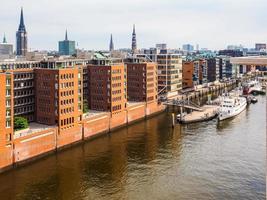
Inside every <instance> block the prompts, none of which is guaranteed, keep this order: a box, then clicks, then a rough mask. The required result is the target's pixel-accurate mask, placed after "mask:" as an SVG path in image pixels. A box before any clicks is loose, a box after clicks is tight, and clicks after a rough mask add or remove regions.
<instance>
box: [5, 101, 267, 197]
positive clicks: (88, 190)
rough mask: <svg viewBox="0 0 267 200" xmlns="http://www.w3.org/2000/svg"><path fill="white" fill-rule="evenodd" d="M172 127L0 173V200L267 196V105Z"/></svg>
mask: <svg viewBox="0 0 267 200" xmlns="http://www.w3.org/2000/svg"><path fill="white" fill-rule="evenodd" d="M258 98H259V102H258V103H257V104H255V105H250V107H249V108H248V109H247V110H246V111H245V112H243V113H242V114H240V115H239V116H238V117H236V118H234V119H231V120H228V121H225V122H223V123H220V124H217V122H216V120H213V121H210V122H205V123H199V124H193V125H188V126H183V127H181V126H180V125H177V126H176V127H175V129H172V128H171V114H170V113H163V114H161V115H158V116H156V117H154V118H152V119H149V120H147V121H143V122H140V123H137V124H134V125H132V126H130V127H127V128H123V129H120V130H119V131H116V132H113V133H111V134H109V135H107V136H104V137H101V138H98V139H95V140H93V141H90V142H86V143H85V144H81V145H79V146H76V147H74V148H71V149H68V150H66V151H63V152H60V153H58V154H56V155H51V156H48V157H46V158H44V159H42V160H39V161H37V162H34V163H31V164H28V165H26V166H24V167H20V168H17V169H14V170H12V171H9V172H7V173H4V174H1V175H0V199H1V200H2V199H3V200H6V199H19V200H28V199H34V200H35V199H64V200H65V199H66V200H68V199H77V200H78V199H138V200H139V199H205V200H206V199H234V200H239V199H253V200H255V199H265V186H266V184H265V169H266V163H265V160H266V146H265V145H266V131H265V130H266V100H265V97H258Z"/></svg>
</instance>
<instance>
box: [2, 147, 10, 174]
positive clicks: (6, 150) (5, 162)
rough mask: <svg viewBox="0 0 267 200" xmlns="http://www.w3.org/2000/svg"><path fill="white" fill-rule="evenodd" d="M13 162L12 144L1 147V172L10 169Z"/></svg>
mask: <svg viewBox="0 0 267 200" xmlns="http://www.w3.org/2000/svg"><path fill="white" fill-rule="evenodd" d="M12 164H13V149H12V146H11V145H10V146H5V147H2V148H1V154H0V172H2V171H5V170H6V169H9V168H10V166H11V165H12Z"/></svg>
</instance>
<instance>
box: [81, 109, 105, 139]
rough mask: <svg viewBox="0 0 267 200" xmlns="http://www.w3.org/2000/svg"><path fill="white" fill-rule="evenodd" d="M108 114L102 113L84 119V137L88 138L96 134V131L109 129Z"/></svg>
mask: <svg viewBox="0 0 267 200" xmlns="http://www.w3.org/2000/svg"><path fill="white" fill-rule="evenodd" d="M109 120H110V115H109V114H103V115H100V116H96V117H91V118H89V119H86V120H84V122H83V128H84V131H83V132H84V138H89V137H92V136H95V135H97V134H98V133H103V132H108V131H109Z"/></svg>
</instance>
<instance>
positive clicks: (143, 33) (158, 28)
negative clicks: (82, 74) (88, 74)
mask: <svg viewBox="0 0 267 200" xmlns="http://www.w3.org/2000/svg"><path fill="white" fill-rule="evenodd" d="M241 2H242V3H241ZM101 3H102V4H101V5H100V4H99V3H93V2H82V1H75V2H72V1H69V0H68V1H65V3H64V4H57V2H52V1H50V0H46V1H44V2H38V4H34V3H32V0H24V1H21V2H13V1H12V2H6V5H5V7H2V8H0V12H1V18H2V19H3V20H1V22H0V26H1V27H2V30H1V33H0V35H1V38H3V36H4V34H5V36H6V39H7V41H8V43H12V44H14V45H15V39H16V38H15V32H16V30H17V28H18V24H19V16H20V8H21V6H22V7H23V8H24V22H25V25H26V26H27V32H28V38H29V41H28V49H29V50H56V49H57V42H58V41H59V40H62V39H63V38H64V33H65V29H66V28H67V29H68V32H69V38H70V39H71V40H75V41H76V43H78V46H77V48H79V49H88V50H89V49H95V50H101V49H108V47H109V40H110V34H111V33H112V34H113V37H114V38H113V40H114V44H115V46H116V48H117V49H118V48H131V33H132V24H135V25H136V28H137V30H136V32H137V35H138V48H139V49H140V48H149V47H153V46H155V44H156V43H162V42H163V43H167V44H168V47H170V48H181V47H182V45H183V44H185V43H190V44H193V45H196V44H199V45H200V48H203V47H205V48H209V49H223V48H226V46H227V45H231V44H234V45H238V44H242V45H244V46H246V47H254V44H255V43H257V42H263V43H266V42H267V41H266V39H265V38H266V36H265V35H266V33H267V28H266V27H264V26H262V24H263V20H264V17H265V14H264V10H266V8H267V5H266V4H265V3H264V0H256V1H251V0H243V1H235V2H231V1H230V0H217V1H216V2H214V1H211V0H203V1H201V2H194V1H192V0H191V1H179V2H173V1H160V0H156V1H151V0H146V1H140V0H137V1H135V2H134V3H133V2H125V1H121V0H115V1H112V2H109V1H106V0H101ZM50 4H51V5H52V4H53V7H51V6H49V5H50ZM228 4H229V5H228ZM35 5H36V6H35ZM43 8H49V9H43ZM73 8H76V9H73ZM62 10H64V11H68V12H66V13H67V14H64V13H63V14H62V12H60V11H62ZM165 14H166V15H165ZM226 14H227V15H226ZM46 16H49V17H51V19H53V20H52V21H51V20H50V18H47V17H46ZM151 16H153V18H151ZM107 19H108V20H107ZM99 22H101V23H99ZM86 24H88V25H87V26H86ZM166 30H167V31H166ZM195 30H197V31H195ZM211 38H213V39H214V40H213V41H212V40H210V39H211ZM210 41H212V42H210Z"/></svg>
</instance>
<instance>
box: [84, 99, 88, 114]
mask: <svg viewBox="0 0 267 200" xmlns="http://www.w3.org/2000/svg"><path fill="white" fill-rule="evenodd" d="M88 111H89V108H88V102H87V101H86V100H84V101H83V113H88Z"/></svg>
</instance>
